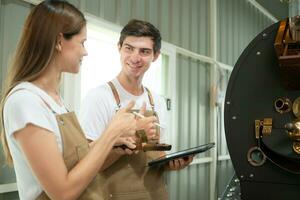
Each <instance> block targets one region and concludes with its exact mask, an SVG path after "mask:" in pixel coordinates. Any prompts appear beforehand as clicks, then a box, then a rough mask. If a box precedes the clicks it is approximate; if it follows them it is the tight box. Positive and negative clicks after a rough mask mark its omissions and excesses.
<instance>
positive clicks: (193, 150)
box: [148, 143, 215, 166]
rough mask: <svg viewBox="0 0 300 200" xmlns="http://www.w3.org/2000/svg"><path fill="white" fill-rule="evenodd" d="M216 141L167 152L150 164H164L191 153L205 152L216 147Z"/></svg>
mask: <svg viewBox="0 0 300 200" xmlns="http://www.w3.org/2000/svg"><path fill="white" fill-rule="evenodd" d="M214 146H215V143H208V144H204V145H201V146H197V147H193V148H189V149H185V150H182V151H177V152H174V153H171V154H167V155H165V156H163V157H160V158H158V159H155V160H152V161H150V162H149V163H148V165H149V166H153V165H156V164H164V163H166V162H168V161H170V160H174V159H176V158H184V157H187V156H189V155H195V154H198V153H202V152H205V151H207V150H209V149H210V148H212V147H214Z"/></svg>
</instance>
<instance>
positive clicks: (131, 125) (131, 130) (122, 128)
mask: <svg viewBox="0 0 300 200" xmlns="http://www.w3.org/2000/svg"><path fill="white" fill-rule="evenodd" d="M133 106H134V101H131V102H130V103H129V104H128V105H127V106H126V108H122V109H120V110H119V111H118V112H117V113H116V115H115V116H114V117H113V118H112V120H111V122H110V123H109V125H108V127H107V130H108V132H112V133H113V134H115V135H116V136H117V137H118V136H133V135H134V134H135V131H136V120H135V118H134V115H133V114H132V113H130V110H131V109H132V108H133Z"/></svg>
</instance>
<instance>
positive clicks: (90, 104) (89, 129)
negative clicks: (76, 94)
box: [79, 78, 167, 143]
mask: <svg viewBox="0 0 300 200" xmlns="http://www.w3.org/2000/svg"><path fill="white" fill-rule="evenodd" d="M112 83H113V84H114V86H115V87H116V89H117V91H118V94H119V97H120V101H121V108H123V107H125V106H126V105H127V104H128V103H129V102H130V101H131V100H134V101H135V106H134V108H133V109H140V108H141V106H142V104H143V102H146V109H147V110H152V108H151V105H150V102H149V98H148V92H147V91H146V89H145V88H144V93H143V94H141V95H140V96H135V95H132V94H130V93H129V92H127V91H126V90H125V89H124V88H123V87H122V85H121V84H120V82H119V81H118V79H116V78H115V79H114V80H112ZM151 94H152V97H153V101H154V110H155V111H156V112H157V115H158V118H159V123H160V124H161V125H162V126H163V127H166V125H167V119H166V112H167V109H166V103H165V101H164V99H163V98H162V97H161V96H159V95H156V94H154V93H153V92H152V91H151ZM117 109H118V106H117V103H116V100H115V98H114V95H113V93H112V90H111V88H110V86H109V85H108V84H104V85H100V86H98V87H96V88H94V89H92V90H90V91H89V92H88V94H87V95H86V97H85V99H84V101H83V103H82V105H81V109H80V115H79V119H80V123H81V126H82V128H83V130H84V133H85V134H86V137H87V138H88V139H91V140H95V139H97V138H98V137H99V136H101V134H102V132H103V131H104V129H105V128H106V126H107V125H108V123H109V122H110V121H111V119H112V117H113V116H114V115H115V113H116V110H117ZM165 131H166V130H165V129H161V130H160V142H161V143H164V142H165Z"/></svg>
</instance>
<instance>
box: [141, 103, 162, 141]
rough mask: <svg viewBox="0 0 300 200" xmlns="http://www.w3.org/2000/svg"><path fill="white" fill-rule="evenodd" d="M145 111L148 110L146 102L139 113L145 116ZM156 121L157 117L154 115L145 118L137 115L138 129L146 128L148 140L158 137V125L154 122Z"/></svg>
mask: <svg viewBox="0 0 300 200" xmlns="http://www.w3.org/2000/svg"><path fill="white" fill-rule="evenodd" d="M145 112H146V103H145V102H144V103H143V105H142V107H141V109H140V111H139V114H141V115H143V116H145ZM154 122H157V118H156V117H154V116H150V117H144V118H141V117H137V121H136V126H137V130H144V131H145V133H146V136H147V138H148V140H153V139H158V138H157V134H156V133H157V132H156V125H155V124H154Z"/></svg>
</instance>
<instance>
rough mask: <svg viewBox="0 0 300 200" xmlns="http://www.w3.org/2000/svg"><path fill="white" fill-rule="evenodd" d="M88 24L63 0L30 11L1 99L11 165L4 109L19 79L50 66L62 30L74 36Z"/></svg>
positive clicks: (5, 147)
mask: <svg viewBox="0 0 300 200" xmlns="http://www.w3.org/2000/svg"><path fill="white" fill-rule="evenodd" d="M85 25H86V20H85V18H84V15H83V14H82V13H81V12H80V11H79V10H78V9H77V8H76V7H74V6H73V5H72V4H70V3H68V2H66V1H63V0H46V1H43V2H42V3H40V4H38V5H37V6H36V7H34V8H33V10H32V11H31V12H30V14H29V15H28V17H27V19H26V21H25V25H24V28H23V31H22V35H21V39H20V41H19V43H18V46H17V50H16V52H15V55H14V58H13V61H12V64H11V65H10V66H9V69H8V73H7V76H6V80H5V82H4V84H3V85H4V87H3V90H2V96H1V103H0V112H1V116H0V120H1V124H0V127H1V129H0V135H1V142H2V146H3V150H4V154H5V156H6V162H7V164H9V165H12V163H13V161H12V157H11V154H10V151H9V147H8V143H7V138H6V134H5V127H4V118H3V110H4V104H5V100H6V98H7V96H8V95H9V93H10V91H11V90H12V89H13V88H14V87H15V86H16V85H17V84H19V83H20V82H23V81H33V80H35V79H36V78H37V77H39V76H40V75H41V74H42V73H43V72H44V70H45V69H46V68H47V67H48V65H49V63H50V62H51V59H52V58H53V57H54V55H55V53H56V50H55V46H56V44H57V38H58V36H59V34H62V35H63V37H64V38H65V39H71V38H72V36H74V35H76V34H78V33H79V32H80V31H81V29H82V28H83V27H84V26H85Z"/></svg>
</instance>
